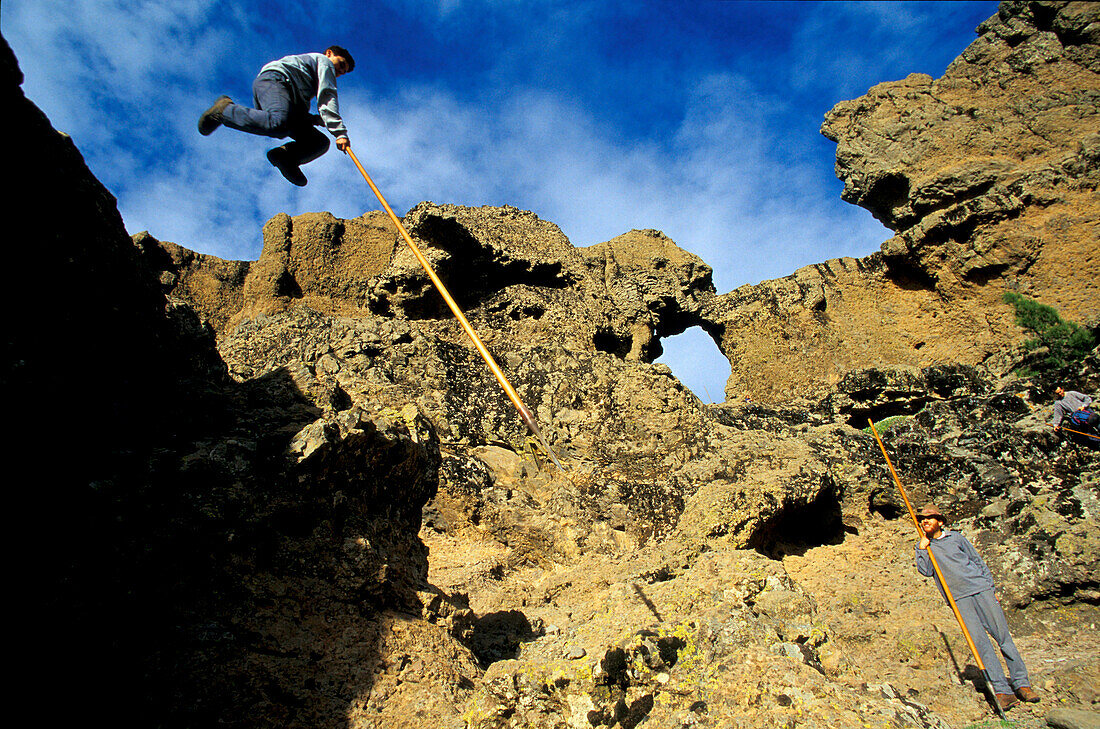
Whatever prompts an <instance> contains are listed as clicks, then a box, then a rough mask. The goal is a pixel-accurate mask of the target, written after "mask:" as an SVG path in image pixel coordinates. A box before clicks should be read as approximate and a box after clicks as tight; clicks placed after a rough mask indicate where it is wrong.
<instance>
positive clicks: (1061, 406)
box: [1051, 387, 1092, 428]
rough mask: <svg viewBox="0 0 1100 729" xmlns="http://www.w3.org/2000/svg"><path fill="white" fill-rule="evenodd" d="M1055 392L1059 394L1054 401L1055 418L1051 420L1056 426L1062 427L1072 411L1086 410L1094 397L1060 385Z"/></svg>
mask: <svg viewBox="0 0 1100 729" xmlns="http://www.w3.org/2000/svg"><path fill="white" fill-rule="evenodd" d="M1054 394H1055V395H1057V396H1058V400H1057V402H1055V403H1054V419H1053V420H1052V421H1051V422H1052V423H1053V425H1054V427H1055V428H1058V427H1060V426H1061V425H1062V420H1063V419H1064V418H1065V417H1066V416H1067V415H1069V414H1070V413H1072V412H1075V411H1077V410H1084V409H1085V408H1087V407H1088V406H1089V405H1091V404H1092V398H1091V397H1089V396H1088V395H1086V394H1085V393H1083V392H1077V391H1075V390H1069V391H1068V392H1067V391H1066V389H1065V388H1063V387H1058V388H1056V389H1055V390H1054Z"/></svg>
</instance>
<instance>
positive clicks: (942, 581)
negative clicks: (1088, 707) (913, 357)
mask: <svg viewBox="0 0 1100 729" xmlns="http://www.w3.org/2000/svg"><path fill="white" fill-rule="evenodd" d="M867 423H868V424H869V425H870V426H871V432H872V433H874V434H875V440H877V441H878V447H879V448H880V449H882V455H883V457H884V458H885V459H886V465H887V466H889V467H890V473H891V474H892V475H893V477H894V483H896V484H897V485H898V491H900V492H901V498H902V499H903V500H904V501H905V508H906V509H908V510H909V516H910V517H912V519H913V526H915V527H916V528H917V533H918V534H920V536H921V539H923V538H924V537H925V534H924V530H923V529H921V528H920V521H918V520H917V514H916V512H914V511H913V505H912V504H911V503H909V496H908V495H907V494H906V493H905V488H904V487H903V486H902V485H901V479H900V478H898V472H897V471H895V470H894V464H893V463H892V462H891V461H890V455H889V454H888V453H887V452H886V446H884V445H883V444H882V438H880V437H879V435H878V430H876V429H875V424H874V422H873V421H872V420H871V419H870V418H868V419H867ZM926 551H927V552H928V556H929V558H931V560H932V569H934V570H935V571H936V577H938V578H939V581H940V587H942V588H943V594H944V595H945V596H946V597H947V604H948V605H950V606H951V612H953V613H955V620H958V621H959V627H960V628H962V632H963V635H964V636H965V637H966V644H967V645H968V646H970V652H971V653H973V654H974V660H975V661H977V663H978V668H979V670H981V672H982V678H984V679H985V688H986V691H988V692H989V698H991V699H993V706H994V707H996V709H997V713H998V714H1000V716H1001V718H1002V719H1004V720H1005V721H1008V718H1007V717H1006V716H1005V712H1004V709H1002V708H1001V704H1000V702H998V701H997V693H996V692H995V691H994V690H993V682H992V681H991V680H990V678H989V671H988V670H986V667H985V663H983V662H982V657H981V656H980V655H978V647H977V646H976V645H974V639H973V638H971V637H970V631H969V630H967V629H966V623H965V622H964V621H963V618H962V614H961V613H960V612H959V606H958V605H956V604H955V598H954V597H953V596H952V595H951V588H950V587H948V586H947V580H945V579H944V578H943V572H941V571H940V565H939V563H938V562H936V555H935V554H934V553H933V552H932V545H931V544H930V545H928V549H927V550H926Z"/></svg>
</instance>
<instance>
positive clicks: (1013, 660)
mask: <svg viewBox="0 0 1100 729" xmlns="http://www.w3.org/2000/svg"><path fill="white" fill-rule="evenodd" d="M955 604H956V605H958V606H959V614H960V615H962V619H963V622H964V623H966V629H967V630H968V631H970V638H971V639H972V640H973V641H974V646H975V647H976V648H977V649H978V655H980V656H981V657H982V663H984V664H985V670H987V671H988V672H989V680H990V683H992V684H993V690H994V691H995V692H997V693H999V694H1010V693H1012V690H1013V689H1014V688H1023V687H1024V686H1030V685H1031V680H1030V679H1029V678H1028V677H1027V667H1026V666H1024V659H1022V658H1020V651H1018V650H1016V644H1015V643H1013V642H1012V635H1011V634H1010V633H1009V632H1008V621H1006V620H1005V612H1004V610H1002V609H1001V604H1000V603H999V602H997V598H996V597H994V596H993V590H986V591H984V592H979V593H978V594H977V595H970V596H969V597H960V598H956V600H955ZM989 636H993V640H995V641H997V645H998V646H999V647H1000V649H1001V650H1000V653H1001V655H1002V656H1004V659H1005V665H1006V666H1008V677H1009V680H1007V681H1006V680H1005V674H1004V671H1002V670H1001V661H1000V659H999V658H998V657H997V651H995V650H993V645H992V644H991V643H990V642H989Z"/></svg>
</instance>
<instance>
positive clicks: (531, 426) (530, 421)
mask: <svg viewBox="0 0 1100 729" xmlns="http://www.w3.org/2000/svg"><path fill="white" fill-rule="evenodd" d="M344 152H345V153H346V154H347V155H348V156H350V157H351V161H352V162H354V163H355V166H356V167H358V168H359V172H360V173H361V174H362V175H363V179H364V180H366V181H367V184H368V185H370V189H371V190H373V191H374V194H375V195H376V196H377V197H378V201H379V202H380V203H382V207H383V208H385V209H386V212H387V213H388V214H389V216H390V220H392V221H393V224H394V225H395V226H396V227H397V232H399V233H400V234H401V237H402V238H404V239H405V242H406V243H408V244H409V248H411V249H412V252H413V255H414V256H416V260H418V261H420V265H421V266H422V267H423V268H424V271H425V272H426V273H427V274H428V278H430V279H431V280H432V283H433V284H434V285H435V288H436V290H437V291H439V293H440V295H441V296H443V300H444V301H445V302H447V306H448V307H450V309H451V312H452V313H453V314H454V315H455V318H456V319H458V323H459V324H461V325H462V328H463V329H464V330H466V334H467V336H469V337H470V341H472V342H473V343H474V346H475V347H476V348H477V351H478V352H480V353H481V357H482V359H484V360H485V364H487V365H489V371H491V372H492V373H493V376H494V377H496V378H497V382H499V383H500V386H501V387H502V388H504V393H505V394H506V395H507V396H508V399H509V400H511V401H512V404H513V405H514V406H515V407H516V410H518V411H519V416H520V418H522V419H523V422H524V423H525V424H526V425H527V428H528V430H530V431H531V433H532V435H534V436H535V437H536V438H537V439H538V441H539V443H540V444H541V445H542V447H543V450H545V451H546V453H547V455H549V456H550V459H551V460H552V461H554V465H555V466H557V467H558V470H559V471H561V472H562V473H565V469H564V468H562V465H561V463H559V462H558V457H557V456H556V455H554V451H553V450H551V448H550V444H548V443H547V442H546V439H545V438H543V437H542V432H541V431H540V430H539V427H538V425H537V424H536V423H535V416H534V414H533V413H532V412H531V411H530V409H528V407H527V406H526V405H524V404H523V401H522V400H521V399H520V397H519V393H517V392H516V390H515V388H514V387H512V383H510V382H508V378H507V377H505V376H504V372H503V371H501V369H500V367H499V366H498V365H497V363H496V360H494V359H493V355H491V354H490V353H489V350H488V349H487V348H486V347H485V344H484V343H483V342H482V341H481V337H479V336H478V335H477V332H476V331H474V328H473V327H472V326H470V322H469V320H468V319H466V315H465V314H463V313H462V309H460V308H458V304H456V303H455V300H454V299H453V298H451V294H450V292H449V291H447V287H446V286H444V285H443V282H442V281H440V280H439V276H437V275H436V274H435V271H434V270H433V269H432V266H431V264H430V263H428V259H427V258H425V257H424V254H422V253H421V252H420V249H419V248H418V247H417V245H416V243H413V239H412V237H411V236H410V235H409V232H408V231H407V230H405V226H404V225H402V224H401V221H400V220H399V219H398V217H397V216H396V215H394V212H393V209H392V208H390V205H389V203H387V202H386V198H384V197H382V193H381V192H380V191H379V189H378V186H377V185H375V184H374V180H372V179H371V177H370V175H368V174H367V171H366V170H365V169H363V165H361V164H359V158H358V157H356V156H355V152H353V151H352V150H351V147H348V148H347V149H345V150H344Z"/></svg>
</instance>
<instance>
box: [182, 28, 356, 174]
mask: <svg viewBox="0 0 1100 729" xmlns="http://www.w3.org/2000/svg"><path fill="white" fill-rule="evenodd" d="M354 68H355V60H354V59H352V57H351V54H350V53H348V51H347V50H346V49H344V48H341V47H340V46H329V47H328V48H327V49H326V50H325V52H324V53H303V54H300V55H296V56H285V57H283V58H280V59H279V60H277V61H272V62H271V63H268V64H267V65H266V66H264V67H263V68H261V69H260V74H259V75H258V76H257V77H256V80H255V81H253V82H252V98H253V101H254V102H255V104H256V108H254V109H253V108H249V107H247V106H242V105H240V104H235V103H233V100H232V99H230V98H229V97H228V96H220V97H218V100H217V101H215V102H214V105H213V106H211V107H210V108H209V109H207V110H206V111H205V112H203V114H202V116H201V117H199V134H202V135H203V136H206V135H208V134H210V133H212V132H213V131H214V130H215V129H217V128H218V127H219V126H221V125H223V124H224V125H225V126H227V127H230V128H231V129H238V130H240V131H242V132H248V133H249V134H259V135H262V136H265V137H274V138H276V139H285V138H286V137H290V139H291V141H290V142H287V143H286V144H284V145H282V146H280V147H276V148H275V149H272V150H271V151H269V152H268V153H267V159H268V161H269V162H271V164H272V165H274V166H275V167H276V168H277V169H278V170H279V172H281V173H282V174H283V177H285V178H286V179H288V180H290V181H291V182H292V183H294V184H295V185H298V186H299V187H300V186H303V185H305V184H306V176H305V175H304V174H302V170H301V165H304V164H305V163H307V162H312V161H313V160H315V159H317V158H318V157H320V156H321V155H322V154H324V153H325V152H327V151H328V146H329V141H328V138H327V137H325V135H324V134H322V133H321V132H319V131H317V130H316V129H314V128H313V127H314V126H315V125H318V124H323V125H324V126H325V127H326V128H327V129H328V131H329V133H330V134H331V135H332V136H333V137H335V138H336V147H337V149H339V150H340V151H341V152H343V151H345V150H347V149H348V148H350V147H351V141H349V140H348V130H347V127H345V126H344V121H343V119H341V118H340V104H339V101H338V100H337V96H336V78H337V77H338V76H343V75H344V74H345V73H349V72H350V71H351V70H352V69H354ZM314 98H316V99H317V111H318V112H319V114H316V115H313V114H310V113H309V108H310V104H311V103H312V101H313V99H314Z"/></svg>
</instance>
